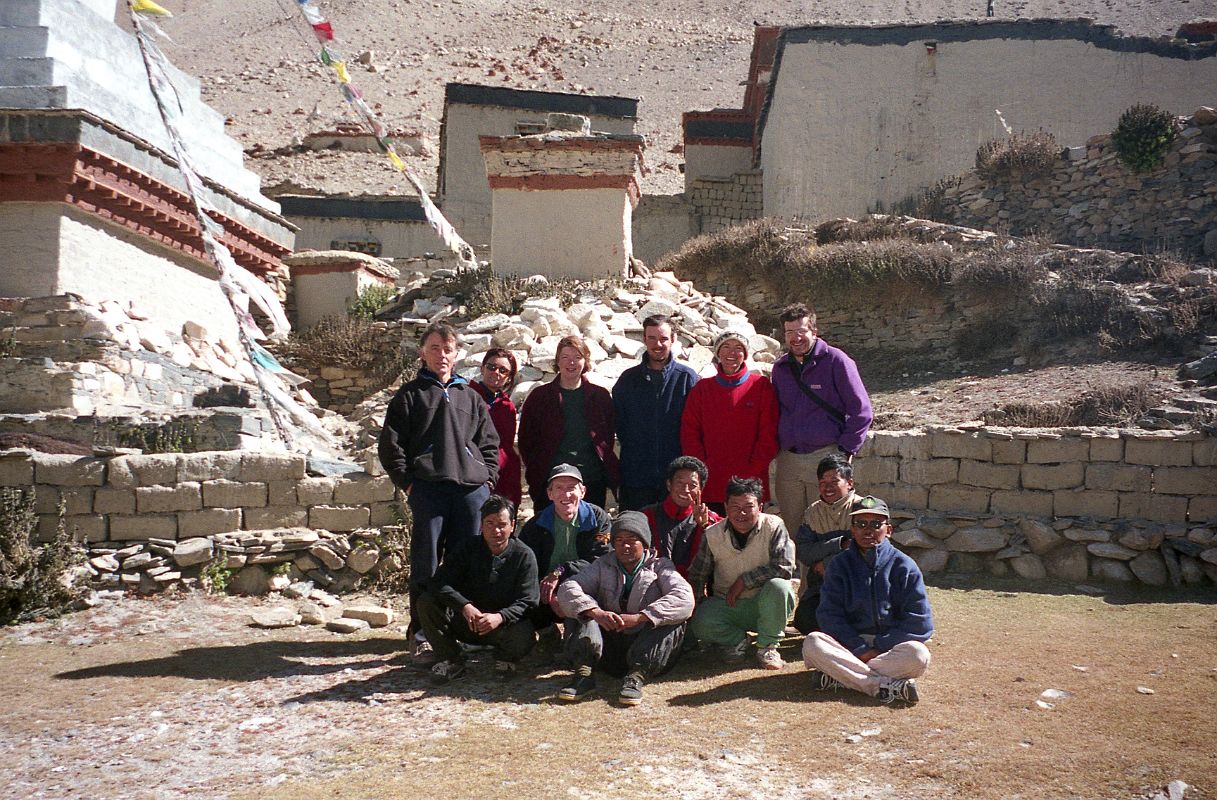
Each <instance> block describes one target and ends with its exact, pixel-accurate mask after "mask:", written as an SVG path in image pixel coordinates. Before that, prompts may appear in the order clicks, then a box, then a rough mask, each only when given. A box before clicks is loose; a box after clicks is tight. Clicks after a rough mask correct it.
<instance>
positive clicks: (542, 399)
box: [520, 336, 620, 512]
mask: <svg viewBox="0 0 1217 800" xmlns="http://www.w3.org/2000/svg"><path fill="white" fill-rule="evenodd" d="M554 361H555V368H556V370H557V372H558V377H557V378H555V379H554V380H552V381H550V382H549V383H546V384H542V385H541V386H538V387H537V388H536V389H534V390H533V391H532V394H530V395H528V399H527V400H525V401H524V410H523V412H522V413H521V415H520V455H521V456H522V457H523V458H524V477H525V478H527V479H528V493H529V494H530V495H532V502H533V508H534V510H536V511H537V512H540V510H541V509H543V508H545V506H547V505H549V497H548V496H547V494H546V479H547V477H548V476H549V470H550V469H551V468H552V467H554V466H556V465H558V464H572V465H574V466H576V467H578V468H579V471H580V472H582V473H583V484H584V486H586V487H587V494H586V495H585V496H584V499H585V500H586V501H587V502H589V503H591V504H592V505H596V506H600V507H601V508H604V503H605V501H606V499H607V498H608V489H610V488H611V489H612V490H613V491H614V492H616V491H617V485H618V483H619V480H620V474H619V469H618V464H617V454H616V453H614V452H613V433H614V428H613V397H612V395H610V394H609V391H608V389H605V388H604V387H602V386H596V385H595V384H593V383H589V382H588V381H586V380H584V378H583V375H584V373H586V372H587V371H588V369H589V368H590V366H591V351H590V350H588V347H587V344H586V343H585V342H584V341H583V339H582V338H580V337H578V336H564V337H563V338H562V340H561V341H559V342H558V351H557V356H556V358H555V359H554Z"/></svg>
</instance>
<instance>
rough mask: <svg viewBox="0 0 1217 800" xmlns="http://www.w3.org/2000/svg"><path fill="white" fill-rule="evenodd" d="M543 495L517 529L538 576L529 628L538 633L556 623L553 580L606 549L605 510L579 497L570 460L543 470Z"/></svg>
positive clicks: (579, 476) (578, 478) (582, 491)
mask: <svg viewBox="0 0 1217 800" xmlns="http://www.w3.org/2000/svg"><path fill="white" fill-rule="evenodd" d="M545 491H546V495H547V496H548V497H549V500H550V504H549V505H548V506H546V507H545V508H543V509H542V510H541V513H540V514H537V515H536V516H534V517H533V518H532V519H530V520H529V521H528V522H526V523H525V524H524V527H523V528H521V529H520V541H521V542H523V543H524V544H526V545H528V546H529V547H531V548H532V552H533V554H534V555H535V556H536V557H537V569H538V571H539V574H540V576H541V587H540V591H541V597H540V599H541V604H540V605H539V606H537V607H536V608H535V609H533V610H532V611H531V612H530V618H531V620H532V623H533V626H534V627H535V628H536V629H537V630H538V631H543V630H545V629H547V628H549V626H551V625H553V624H554V623H555V622H558V621H559V619H560V618H559V616H558V614H557V613H556V611H557V603H556V602H555V595H554V592H555V591H556V590H557V588H558V584H560V583H561V582H562V581H564V580H566V579H567V578H571V577H574V576H575V575H576V574H578V572H579V570H581V569H583V568H584V567H586V566H587V565H588V564H590V563H592V562H593V561H595V560H596V559H597V558H599V557H600V556H602V555H604V554H605V553H607V552H608V551H609V525H610V523H611V522H612V518H611V517H610V516H609V514H608V512H607V511H605V510H604V509H603V508H601V507H600V506H597V505H593V504H591V503H589V502H587V501H586V500H584V499H583V497H584V496H585V495H586V494H587V487H586V486H584V485H583V473H582V472H580V471H579V468H578V467H575V466H572V465H570V464H557V465H555V466H554V468H553V469H551V470H550V471H549V480H548V481H547V482H546V490H545Z"/></svg>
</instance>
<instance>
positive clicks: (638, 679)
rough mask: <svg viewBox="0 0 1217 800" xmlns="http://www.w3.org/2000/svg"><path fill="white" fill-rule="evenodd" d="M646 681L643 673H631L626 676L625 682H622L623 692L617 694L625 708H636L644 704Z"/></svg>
mask: <svg viewBox="0 0 1217 800" xmlns="http://www.w3.org/2000/svg"><path fill="white" fill-rule="evenodd" d="M643 683H645V679H644V678H643V677H642V673H641V672H631V673H630V674H629V675H626V676H625V680H623V681H622V682H621V691H620V692H618V693H617V699H618V700H619V701H620V702H621V705H623V706H636V705H638V704H639V703H641V702H642V684H643Z"/></svg>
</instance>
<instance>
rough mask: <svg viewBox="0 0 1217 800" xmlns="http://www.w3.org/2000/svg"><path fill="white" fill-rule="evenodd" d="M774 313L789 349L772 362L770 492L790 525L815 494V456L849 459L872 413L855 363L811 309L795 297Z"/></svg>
mask: <svg viewBox="0 0 1217 800" xmlns="http://www.w3.org/2000/svg"><path fill="white" fill-rule="evenodd" d="M780 319H781V321H782V336H783V338H784V339H785V340H786V347H787V348H788V349H789V352H788V353H786V354H785V355H783V356H782V357H781V358H779V359H778V360H777V361H776V362H774V365H773V376H772V377H773V388H774V390H775V391H776V392H777V397H778V447H779V450H778V457H777V463H776V465H775V466H776V469H777V476H776V478H775V481H774V487H773V495H774V498H775V499H776V500H777V501H778V510H779V512H780V513H781V515H782V519H783V520H785V522H786V527H787V528H788V529H790V530H796V529H797V528H798V526H799V522H800V521H801V520H802V519H803V514H804V512H806V511H807V507H808V506H809V505H811V504H812V502H814V501H815V499H816V493H817V483H818V481H817V479H816V467H817V465H819V463H820V461H821V459H823V458H825V457H826V456H830V455H833V454H835V453H840V454H842V455H844V456H845V457H846V459H847V460H849V461H851V462H852V460H853V457H854V456H855V455H856V454H857V453H858V450H860V449H861V448H862V443H863V442H865V441H866V432H867V431H868V430H869V429H870V425H871V421H872V420H873V419H874V414H873V413H872V411H871V405H870V397H869V396H868V395H867V393H866V387H865V386H863V385H862V378H861V377H859V376H858V365H857V364H855V363H854V361H853V359H852V358H850V357H849V356H847V355H846V354H845V352H844V351H842V350H839V349H837V348H835V347H830V346H829V345H827V344H825V342H824V340H823V339H821V338H819V336H818V335H817V334H818V332H819V331H818V329H817V328H816V312H815V311H813V310H811V309H809V308H808V307H807V306H805V305H803V304H802V303H796V304H794V305H790V306H787V307H786V308H784V309H782V313H781V315H780Z"/></svg>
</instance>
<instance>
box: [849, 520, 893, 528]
mask: <svg viewBox="0 0 1217 800" xmlns="http://www.w3.org/2000/svg"><path fill="white" fill-rule="evenodd" d="M886 524H887V520H885V519H872V520H865V519H856V520H854V521H853V522H851V523H850V525H852V526H853V527H855V528H857V529H859V530H866V529H867V528H874V529H875V530H880V529H882V528H883V526H884V525H886Z"/></svg>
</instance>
